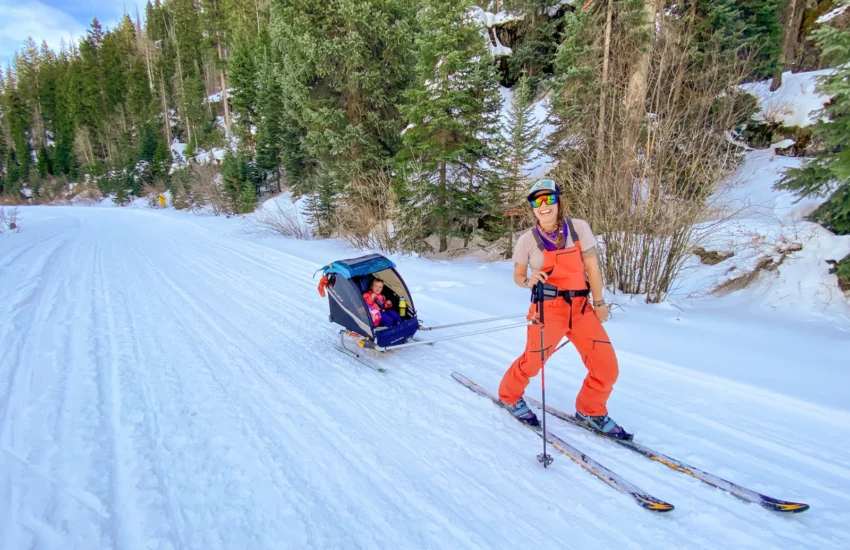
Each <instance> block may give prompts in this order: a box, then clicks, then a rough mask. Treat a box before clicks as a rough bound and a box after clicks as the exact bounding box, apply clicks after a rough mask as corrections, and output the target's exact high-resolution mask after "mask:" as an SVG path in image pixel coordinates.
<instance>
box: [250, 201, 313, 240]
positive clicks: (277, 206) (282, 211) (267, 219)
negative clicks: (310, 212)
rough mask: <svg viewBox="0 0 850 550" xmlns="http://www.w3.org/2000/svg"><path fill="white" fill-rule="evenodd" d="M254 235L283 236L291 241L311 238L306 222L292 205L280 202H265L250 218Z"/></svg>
mask: <svg viewBox="0 0 850 550" xmlns="http://www.w3.org/2000/svg"><path fill="white" fill-rule="evenodd" d="M251 225H252V226H253V228H254V230H255V232H256V233H260V234H263V233H265V234H275V235H283V236H284V237H289V238H293V239H305V240H306V239H310V238H312V237H313V234H312V231H311V230H310V225H309V224H308V223H307V220H306V219H305V218H304V217H303V216H301V214H300V213H299V212H298V208H297V207H296V206H295V205H294V204H286V203H285V202H283V201H282V200H270V201H267V202H266V203H265V204H264V205H263V207H262V208H261V209H260V210H258V211H257V212H256V213H255V214H254V216H253V217H252V218H251Z"/></svg>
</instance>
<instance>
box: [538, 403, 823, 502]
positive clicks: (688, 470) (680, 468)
mask: <svg viewBox="0 0 850 550" xmlns="http://www.w3.org/2000/svg"><path fill="white" fill-rule="evenodd" d="M525 401H526V402H527V403H528V404H529V405H531V406H532V407H537V408H542V406H543V404H542V403H541V402H540V401H538V400H536V399H534V398H533V397H526V398H525ZM546 412H548V413H549V414H551V415H553V416H556V417H558V418H560V419H561V420H564V421H566V422H568V423H570V424H573V425H574V426H578V427H580V428H583V429H585V430H588V431H589V432H591V433H594V434H596V435H598V436H600V437H602V438H604V439H607V440H609V441H613V442H614V443H616V444H618V445H620V446H621V447H626V448H627V449H629V450H632V451H634V452H636V453H638V454H640V455H643V456H645V457H646V458H648V459H650V460H653V461H655V462H659V463H661V464H664V465H665V466H667V467H668V468H671V469H673V470H676V471H677V472H681V473H683V474H685V475H689V476H691V477H693V478H696V479H698V480H700V481H702V482H703V483H705V484H707V485H711V486H712V487H715V488H717V489H721V490H723V491H726V492H727V493H730V494H732V495H734V496H736V497H738V498H739V499H741V500H743V501H746V502H752V503H754V504H758V505H759V506H761V507H762V508H765V509H767V510H770V511H772V512H779V513H783V514H799V513H800V512H805V511H806V510H808V509H809V505H808V504H804V503H802V502H787V501H784V500H779V499H775V498H773V497H769V496H767V495H763V494H761V493H759V492H757V491H753V490H752V489H748V488H746V487H744V486H742V485H738V484H737V483H733V482H731V481H728V480H726V479H723V478H721V477H718V476H716V475H714V474H711V473H708V472H705V471H703V470H700V469H699V468H697V467H695V466H692V465H690V464H688V463H686V462H682V461H681V460H677V459H675V458H671V457H669V456H667V455H665V454H662V453H659V452H658V451H656V450H654V449H651V448H649V447H647V446H645V445H641V444H640V443H636V442H635V441H624V440H621V439H614V438H612V437H607V436H606V435H605V434H602V433H599V432H597V431H594V430H592V429H590V428H588V427H587V426H585V425H584V424H582V423H580V422H579V421H578V420H577V419H576V418H575V416H573V415H571V414H569V413H566V412H564V411H561V410H559V409H556V408H555V407H552V406H550V405H546Z"/></svg>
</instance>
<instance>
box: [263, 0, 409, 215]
mask: <svg viewBox="0 0 850 550" xmlns="http://www.w3.org/2000/svg"><path fill="white" fill-rule="evenodd" d="M414 8H415V2H410V1H408V0H340V1H339V2H333V3H331V4H329V5H322V6H319V5H318V4H316V3H315V2H314V1H312V0H292V1H289V2H285V3H284V2H278V3H275V4H274V12H273V13H274V15H275V23H274V24H273V26H272V28H271V38H272V44H273V45H274V50H275V55H279V56H280V69H279V71H278V76H279V79H280V85H281V88H282V90H283V93H284V97H283V99H284V108H285V111H286V115H287V118H288V120H291V121H293V122H295V123H296V125H297V127H298V128H299V141H300V145H301V148H302V151H303V154H304V156H305V157H306V160H307V162H305V163H303V164H302V166H305V167H308V166H315V168H316V173H315V174H314V177H313V178H312V179H311V181H313V182H315V184H316V185H320V186H323V189H327V187H325V186H331V185H336V186H337V190H338V191H342V192H343V193H344V194H345V195H346V196H347V197H349V198H352V199H354V200H364V199H365V200H368V199H366V197H368V196H369V195H370V194H371V192H370V191H369V189H368V185H369V184H368V182H369V180H370V178H371V177H372V175H374V174H376V173H378V172H379V171H381V170H383V169H384V168H385V166H386V164H387V163H388V162H389V160H390V159H391V158H392V157H393V156H394V155H395V153H396V152H397V151H398V149H399V147H400V145H401V139H400V137H399V133H400V131H401V130H402V128H403V127H404V122H403V121H402V117H401V115H400V113H399V112H398V108H397V105H398V104H399V103H401V94H402V92H403V91H404V90H405V89H406V88H407V87H408V85H409V82H410V79H411V76H412V67H413V56H412V43H411V36H412V34H413V33H412V30H413V17H414ZM288 164H289V165H290V166H294V165H295V163H294V162H290V163H288ZM305 176H306V174H302V178H304V177H305ZM335 195H336V193H333V192H327V191H322V196H323V197H326V198H327V199H330V198H331V197H334V196H335ZM355 195H356V198H355Z"/></svg>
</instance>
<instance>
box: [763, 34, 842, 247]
mask: <svg viewBox="0 0 850 550" xmlns="http://www.w3.org/2000/svg"><path fill="white" fill-rule="evenodd" d="M815 36H816V40H817V43H818V45H819V46H820V48H821V51H822V52H823V53H822V55H823V56H824V57H825V58H826V59H829V60H830V61H831V64H832V65H833V66H834V67H836V69H835V71H834V72H833V73H831V74H830V75H828V76H825V77H822V80H821V82H820V83H819V85H818V87H819V89H820V91H821V92H822V93H824V94H826V95H828V96H830V97H832V100H831V101H830V102H829V103H828V104H827V105H826V107H825V108H824V113H823V114H824V115H825V118H826V121H824V120H823V119H822V118H820V119H819V120H818V122H817V123H816V124H815V126H814V128H813V132H814V134H815V136H817V137H819V138H820V139H822V140H823V142H824V149H825V151H826V152H825V153H823V154H821V155H819V156H818V157H817V158H814V159H811V160H809V161H807V162H806V163H805V164H804V165H803V166H801V167H800V168H796V169H792V170H789V171H788V172H786V174H785V176H784V177H783V179H782V180H781V181H780V182H779V183H778V184H777V186H776V187H777V188H778V189H789V190H792V191H795V192H796V193H798V194H799V195H800V196H801V197H809V196H825V195H829V199H828V200H827V201H826V202H825V203H824V204H822V205H821V206H820V207H819V208H818V209H817V210H815V212H814V213H813V214H812V219H814V220H815V221H818V222H819V223H821V224H822V225H824V226H825V227H827V228H828V229H830V230H831V231H834V232H836V233H838V234H840V235H848V234H850V65H848V63H850V33H848V32H847V31H846V30H839V29H837V28H836V27H833V26H831V25H825V26H823V27H821V28H820V29H818V31H817V32H816V35H815Z"/></svg>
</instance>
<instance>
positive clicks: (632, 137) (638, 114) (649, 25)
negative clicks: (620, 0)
mask: <svg viewBox="0 0 850 550" xmlns="http://www.w3.org/2000/svg"><path fill="white" fill-rule="evenodd" d="M658 1H659V0H644V4H643V17H644V24H643V26H644V31H645V32H647V33H649V34H650V35H654V31H655V14H656V2H658ZM654 41H655V39H654V38H651V39H650V41H649V43H648V44H646V45H645V47H644V48H642V49H639V50H638V53H637V59H636V60H635V63H634V65H633V66H634V69H633V70H632V74H631V76H629V85H628V88H627V90H626V97H625V105H624V108H625V111H626V127H625V128H624V132H623V154H624V155H625V158H624V159H623V163H624V170H623V177H624V178H626V180H625V185H626V189H630V188H632V187H633V186H634V177H635V175H636V174H635V172H636V169H637V140H638V136H639V135H640V128H641V125H642V124H643V118H644V115H645V111H646V108H645V106H644V104H645V103H646V91H647V88H648V86H649V62H650V59H651V57H652V47H653V42H654ZM634 198H635V202H636V203H637V204H640V203H641V202H642V198H643V191H642V189H638V190H637V191H636V192H635V194H634Z"/></svg>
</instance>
